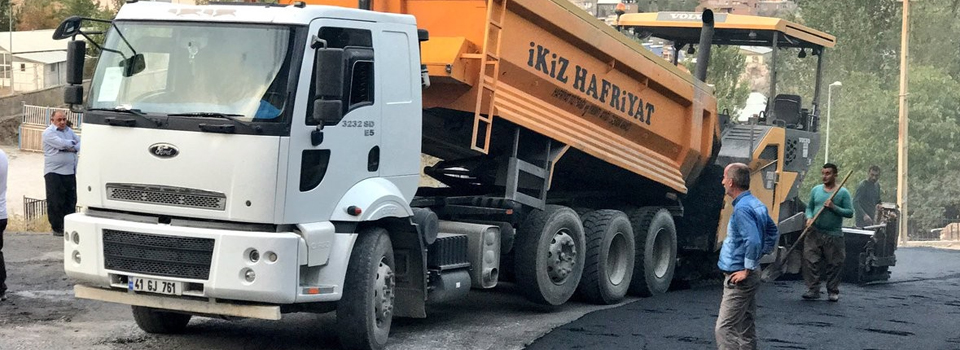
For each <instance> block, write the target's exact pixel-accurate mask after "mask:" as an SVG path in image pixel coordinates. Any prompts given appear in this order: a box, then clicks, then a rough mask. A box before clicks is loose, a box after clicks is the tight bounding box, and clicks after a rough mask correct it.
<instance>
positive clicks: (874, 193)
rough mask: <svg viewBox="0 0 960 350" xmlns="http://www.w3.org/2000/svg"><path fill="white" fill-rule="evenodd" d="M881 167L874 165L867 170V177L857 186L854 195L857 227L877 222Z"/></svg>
mask: <svg viewBox="0 0 960 350" xmlns="http://www.w3.org/2000/svg"><path fill="white" fill-rule="evenodd" d="M879 181H880V167H878V166H876V165H873V166H870V170H868V171H867V179H866V180H863V181H862V182H860V185H859V186H857V193H856V194H855V195H854V196H853V207H854V210H855V211H856V213H855V214H856V215H855V216H854V218H856V220H857V227H867V226H870V225H875V224H876V223H877V218H875V217H874V216H876V215H877V204H880V183H879Z"/></svg>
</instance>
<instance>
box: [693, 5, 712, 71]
mask: <svg viewBox="0 0 960 350" xmlns="http://www.w3.org/2000/svg"><path fill="white" fill-rule="evenodd" d="M702 17H703V28H702V29H700V44H699V45H697V49H699V51H700V52H699V53H698V54H697V75H696V77H697V79H698V80H700V81H702V82H706V81H707V67H708V66H709V65H710V44H711V43H713V11H711V10H704V11H703V15H702Z"/></svg>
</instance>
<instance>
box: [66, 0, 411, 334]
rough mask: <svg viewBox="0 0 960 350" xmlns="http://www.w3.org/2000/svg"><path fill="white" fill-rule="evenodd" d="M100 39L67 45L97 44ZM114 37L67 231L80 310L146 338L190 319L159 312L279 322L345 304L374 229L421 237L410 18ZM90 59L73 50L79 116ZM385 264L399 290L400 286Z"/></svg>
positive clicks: (278, 18)
mask: <svg viewBox="0 0 960 350" xmlns="http://www.w3.org/2000/svg"><path fill="white" fill-rule="evenodd" d="M99 22H100V23H102V22H104V21H99ZM88 23H94V24H97V23H98V21H95V20H91V19H81V18H77V17H74V18H71V19H68V20H66V21H65V22H64V23H63V24H62V25H61V27H60V28H59V29H58V32H57V33H58V35H59V36H60V37H61V38H76V37H80V36H82V37H87V36H88V35H94V34H89V33H87V32H86V31H85V30H84V29H82V28H84V26H86V25H88ZM106 27H107V28H108V30H107V31H106V35H105V37H104V40H103V44H102V46H101V47H100V50H101V51H102V53H101V55H100V57H99V60H98V62H97V66H96V71H95V73H94V74H93V80H92V82H91V85H90V91H89V92H88V95H87V99H86V102H85V103H82V106H83V110H84V111H85V115H84V122H85V129H84V131H85V134H84V147H85V148H84V153H85V154H84V155H85V157H82V158H81V160H80V162H79V165H78V169H77V174H78V181H77V183H78V187H77V188H78V202H79V204H80V205H81V206H82V207H84V208H85V210H84V211H83V212H82V213H77V214H73V215H70V216H68V217H67V218H66V224H65V229H66V232H68V233H67V234H65V237H66V242H65V245H64V254H65V256H66V257H67V258H66V263H65V270H66V273H67V275H68V276H70V277H72V278H75V279H77V280H78V281H79V282H80V284H79V285H78V286H77V287H76V288H77V295H78V296H86V297H91V298H96V299H101V300H111V301H121V302H126V303H129V304H132V305H134V314H135V316H137V320H138V322H140V321H142V320H146V321H144V322H141V326H143V325H144V324H150V323H151V321H150V320H149V319H153V320H163V319H167V320H169V319H177V318H176V317H175V316H172V315H174V314H172V313H168V312H161V311H158V310H159V309H160V308H161V307H165V308H167V309H171V310H177V311H178V312H184V313H196V314H220V315H232V316H242V317H260V318H271V319H278V318H279V317H280V312H281V310H280V306H281V305H284V306H285V308H286V307H287V306H289V305H298V304H304V303H314V304H311V305H316V303H320V304H322V303H324V302H337V301H340V300H342V299H343V298H344V295H345V292H346V291H347V290H349V287H346V285H347V284H349V283H350V281H349V280H346V281H345V278H346V277H345V276H348V274H347V273H346V270H347V268H348V264H349V262H350V259H351V256H353V257H354V259H357V258H356V254H354V255H351V252H354V251H355V249H357V246H358V245H361V244H364V243H363V242H362V241H363V239H362V238H361V239H360V241H361V242H358V236H359V232H363V231H364V229H367V228H365V227H364V226H363V225H371V223H378V222H386V221H391V220H393V221H395V223H396V224H397V225H400V226H402V227H404V228H405V229H409V230H412V232H413V233H414V235H415V234H416V229H415V228H414V227H413V226H412V225H411V224H410V222H409V219H408V218H409V217H411V216H412V215H413V213H412V209H411V208H410V205H409V203H410V201H411V200H412V198H413V196H414V194H415V192H416V190H417V186H418V182H419V174H420V167H419V165H420V138H421V135H420V122H421V119H420V110H421V83H422V82H421V80H420V79H419V77H420V75H419V74H418V72H419V71H420V59H419V50H418V45H419V43H418V38H419V36H418V31H417V27H416V22H415V20H414V18H413V17H412V16H405V15H396V14H387V13H377V12H370V11H360V10H356V9H346V8H340V7H324V6H311V7H303V6H300V7H295V6H287V7H279V6H278V7H263V6H256V7H254V6H229V5H223V6H204V7H187V6H171V5H168V4H160V3H153V2H140V3H132V4H127V5H125V6H123V8H122V9H121V10H120V12H119V14H118V15H117V17H116V19H115V20H114V21H112V23H111V22H109V21H107V22H106ZM83 46H84V45H83V42H82V41H73V42H71V57H73V61H72V64H71V69H72V70H71V74H70V75H71V81H70V82H71V83H73V84H74V86H72V87H71V88H70V90H71V92H72V93H74V94H75V95H73V96H74V98H73V100H71V97H68V98H67V100H68V101H67V102H72V103H77V105H78V106H79V105H81V104H80V102H81V101H79V100H76V98H75V97H76V96H78V95H76V94H77V93H78V91H79V92H80V96H82V87H81V85H77V84H79V83H80V81H79V79H77V78H78V77H79V72H82V63H80V64H77V61H78V60H77V59H76V57H81V60H79V62H82V57H83V51H84V50H83ZM69 94H70V93H68V95H69ZM403 219H406V221H404V220H403ZM391 222H392V221H391ZM404 225H405V226H404ZM399 231H401V230H396V232H394V234H400V233H399ZM374 236H377V237H379V236H378V235H374ZM379 239H381V240H382V237H379ZM388 243H389V242H388ZM382 255H383V258H384V259H383V261H382V262H383V264H381V266H380V267H377V266H374V267H373V268H374V269H378V268H379V271H380V272H383V276H384V277H383V278H381V279H380V280H377V281H376V282H377V283H380V284H381V288H383V289H385V290H386V289H390V288H392V286H393V283H394V282H393V280H392V278H393V276H394V273H396V271H393V270H392V267H393V266H394V265H393V261H392V258H393V256H392V252H391V254H382ZM388 255H389V259H388ZM388 287H389V288H388ZM354 288H358V287H354ZM363 288H364V289H368V288H366V287H363ZM422 289H423V288H420V290H422ZM168 296H175V297H179V298H178V299H174V298H170V297H168ZM206 301H214V302H211V303H207V302H206ZM385 302H392V300H390V301H385ZM379 310H380V311H378V312H380V315H379V316H378V317H381V318H383V317H386V316H389V313H390V312H391V310H392V309H391V308H389V307H386V306H382V305H381V306H379ZM284 311H286V310H284ZM178 315H179V314H178ZM152 323H154V324H156V323H157V322H152ZM175 323H177V322H175ZM183 324H184V325H185V324H186V322H183ZM147 328H150V327H149V326H148V327H147ZM174 328H176V327H174ZM387 328H389V326H387ZM152 330H154V331H159V332H167V331H173V330H174V329H172V328H170V327H167V328H165V329H158V328H156V327H154V328H153V329H152ZM384 339H385V335H384Z"/></svg>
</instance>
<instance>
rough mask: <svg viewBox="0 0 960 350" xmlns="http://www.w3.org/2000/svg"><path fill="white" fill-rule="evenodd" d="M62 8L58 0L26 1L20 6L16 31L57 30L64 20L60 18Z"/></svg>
mask: <svg viewBox="0 0 960 350" xmlns="http://www.w3.org/2000/svg"><path fill="white" fill-rule="evenodd" d="M60 6H61V4H60V2H59V1H56V0H32V1H25V2H24V3H23V4H22V5H20V10H19V13H18V16H17V19H18V21H17V27H16V30H38V29H53V28H56V27H57V25H58V24H60V21H61V20H62V18H60V16H59V8H60Z"/></svg>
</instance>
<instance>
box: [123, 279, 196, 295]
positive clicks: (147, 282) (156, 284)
mask: <svg viewBox="0 0 960 350" xmlns="http://www.w3.org/2000/svg"><path fill="white" fill-rule="evenodd" d="M127 289H129V290H132V291H135V292H147V293H157V294H167V295H180V294H181V293H183V283H181V282H173V281H163V280H155V279H151V278H141V277H130V280H129V282H127Z"/></svg>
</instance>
